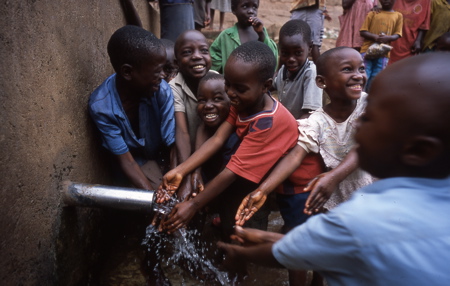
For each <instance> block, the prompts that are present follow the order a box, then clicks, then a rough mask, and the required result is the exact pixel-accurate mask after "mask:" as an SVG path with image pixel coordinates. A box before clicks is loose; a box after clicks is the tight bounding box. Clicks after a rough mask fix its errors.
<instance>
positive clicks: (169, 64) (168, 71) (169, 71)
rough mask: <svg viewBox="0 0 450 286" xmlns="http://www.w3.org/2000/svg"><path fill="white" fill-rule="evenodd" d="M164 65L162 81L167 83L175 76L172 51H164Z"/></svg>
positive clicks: (175, 66)
mask: <svg viewBox="0 0 450 286" xmlns="http://www.w3.org/2000/svg"><path fill="white" fill-rule="evenodd" d="M166 54H167V58H166V64H165V65H164V68H163V69H164V74H165V77H164V80H165V81H167V82H169V81H171V80H172V79H173V78H174V77H176V76H177V73H178V66H177V65H176V64H175V55H174V52H173V49H166Z"/></svg>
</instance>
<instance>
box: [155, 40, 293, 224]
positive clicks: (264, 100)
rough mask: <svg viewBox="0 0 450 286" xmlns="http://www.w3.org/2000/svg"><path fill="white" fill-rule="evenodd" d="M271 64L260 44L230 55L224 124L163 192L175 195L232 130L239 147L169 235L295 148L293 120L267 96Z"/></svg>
mask: <svg viewBox="0 0 450 286" xmlns="http://www.w3.org/2000/svg"><path fill="white" fill-rule="evenodd" d="M275 65H276V60H275V57H274V56H273V53H272V51H271V49H270V48H269V47H268V46H267V45H265V44H263V43H261V42H258V41H252V42H247V43H245V44H243V45H241V46H239V47H238V48H236V50H234V51H233V53H232V54H231V56H230V58H229V59H228V61H227V64H226V66H225V90H226V92H227V94H228V97H229V98H230V101H231V104H232V108H231V110H230V115H229V117H228V119H227V121H226V122H224V123H223V124H222V125H221V126H220V127H219V129H218V130H217V132H216V133H215V134H214V135H213V136H212V137H211V138H210V139H208V141H206V142H205V143H204V144H203V145H202V146H201V147H200V149H199V150H197V151H196V152H195V153H194V154H193V155H192V156H191V157H189V159H188V160H186V161H185V162H184V163H183V164H181V165H179V166H178V167H177V168H175V169H173V170H171V171H169V172H168V173H167V174H166V175H165V176H164V180H163V184H162V186H161V189H166V190H170V191H174V190H176V189H177V188H178V186H179V184H180V182H181V180H182V179H183V177H184V176H186V175H187V174H189V173H191V172H192V171H193V170H194V169H195V168H197V167H198V166H200V165H201V164H203V163H204V162H205V161H206V160H208V159H209V158H210V157H211V156H212V155H213V154H214V153H216V152H217V151H218V150H219V149H220V148H221V147H222V146H223V144H224V143H225V142H226V140H227V139H228V138H229V136H230V135H231V134H232V133H233V132H234V131H236V134H237V136H238V137H239V138H240V139H241V140H242V142H241V143H240V145H239V148H238V149H237V151H236V153H235V154H234V155H233V156H232V157H231V160H230V162H229V163H228V164H227V166H226V168H225V169H224V170H223V171H221V172H220V173H219V174H218V175H217V176H216V177H215V178H214V179H212V180H211V182H210V183H209V184H208V185H206V187H205V190H204V191H203V192H201V193H199V194H198V195H197V196H196V197H195V198H193V199H191V200H189V201H186V202H183V203H180V204H178V205H176V206H175V207H174V209H173V211H172V213H171V214H170V217H169V219H168V220H167V221H166V223H165V224H164V227H165V228H166V229H167V230H168V231H169V232H173V231H175V230H176V229H178V228H180V227H182V226H185V225H186V224H187V223H188V222H189V221H190V219H191V218H192V216H193V215H194V214H195V213H196V212H197V211H198V210H200V209H201V208H202V207H204V206H205V205H206V204H208V203H209V202H210V201H211V200H212V199H213V198H215V197H217V196H218V195H219V194H220V193H221V192H222V191H224V190H225V189H226V188H227V187H228V186H229V185H230V184H231V183H233V182H234V181H236V180H237V179H238V178H242V179H243V180H245V181H246V182H248V183H249V184H251V185H252V187H255V185H256V184H258V183H259V182H260V180H261V179H262V178H263V177H264V176H265V174H266V173H267V172H268V171H269V170H270V169H271V168H272V167H273V166H274V165H275V163H276V162H277V161H278V160H279V159H280V158H281V157H282V156H284V155H285V154H286V153H287V151H288V150H289V149H290V148H292V147H294V145H295V143H296V139H297V135H298V132H297V124H296V121H295V119H294V118H293V117H292V115H291V114H290V113H289V111H288V110H286V108H284V107H283V106H282V105H281V104H280V103H279V102H277V101H276V100H274V99H273V98H272V97H271V96H270V95H269V93H268V91H269V88H270V87H271V85H272V75H273V70H274V69H275ZM252 187H249V188H248V191H251V190H252ZM245 195H246V193H243V194H241V197H242V198H243V197H244V196H245ZM159 197H161V196H159ZM158 201H161V200H160V199H158ZM239 203H240V200H236V205H235V206H229V212H230V214H231V217H234V214H235V213H236V210H237V207H238V205H239Z"/></svg>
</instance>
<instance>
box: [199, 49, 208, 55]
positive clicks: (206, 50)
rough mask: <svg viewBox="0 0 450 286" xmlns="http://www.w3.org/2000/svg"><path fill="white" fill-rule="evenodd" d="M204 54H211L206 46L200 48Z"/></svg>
mask: <svg viewBox="0 0 450 286" xmlns="http://www.w3.org/2000/svg"><path fill="white" fill-rule="evenodd" d="M200 51H201V52H202V53H203V54H209V50H208V49H206V48H203V49H201V50H200Z"/></svg>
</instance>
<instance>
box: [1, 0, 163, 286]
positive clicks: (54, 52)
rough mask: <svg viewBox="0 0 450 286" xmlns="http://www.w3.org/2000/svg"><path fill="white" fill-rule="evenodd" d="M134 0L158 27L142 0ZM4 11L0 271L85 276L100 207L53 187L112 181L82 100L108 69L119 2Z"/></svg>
mask: <svg viewBox="0 0 450 286" xmlns="http://www.w3.org/2000/svg"><path fill="white" fill-rule="evenodd" d="M134 2H135V5H136V7H137V9H138V11H139V14H140V15H141V18H142V21H143V23H144V28H146V29H148V30H152V31H159V27H158V21H159V20H158V18H157V14H156V13H155V12H154V11H152V10H151V9H150V7H149V5H148V2H147V1H144V0H139V1H138V0H135V1H134ZM0 15H1V17H0V27H1V30H0V62H1V64H0V118H1V123H0V150H1V151H0V152H1V153H0V154H1V155H0V180H1V181H0V182H1V184H0V191H1V193H0V194H1V197H0V210H1V211H0V212H1V214H0V243H1V244H0V257H1V259H0V281H2V282H1V284H2V285H87V284H88V283H90V279H91V278H90V277H91V275H90V271H89V269H90V267H91V266H92V265H93V264H94V263H95V262H96V259H97V258H98V256H97V254H96V247H97V245H98V244H99V243H101V242H100V241H99V239H100V238H101V233H102V232H101V222H102V219H104V213H103V211H101V210H90V209H80V208H69V209H66V208H63V206H62V204H61V202H60V193H59V190H58V188H59V186H60V184H61V182H62V181H64V180H68V179H69V180H72V181H78V182H85V183H102V184H108V183H109V182H110V181H109V178H108V173H107V172H106V171H105V170H106V164H105V163H104V162H105V160H104V156H102V154H103V151H102V150H101V148H99V145H100V142H99V141H98V138H97V137H96V136H95V135H94V134H95V132H94V128H93V126H92V124H91V122H90V120H89V117H88V113H87V101H88V97H89V94H90V93H91V91H92V90H93V89H94V88H95V87H96V86H98V85H99V84H100V83H101V82H102V81H103V80H104V79H105V78H106V77H107V76H108V75H109V74H111V73H112V72H113V71H112V68H111V67H110V64H109V59H108V56H107V53H106V44H107V41H108V39H109V37H110V35H111V34H112V33H113V32H114V31H115V30H116V29H117V28H119V27H121V26H122V25H124V24H125V20H124V17H123V13H122V10H121V6H120V2H119V0H96V1H92V0H66V1H50V0H40V1H36V0H23V1H7V0H2V1H1V3H0Z"/></svg>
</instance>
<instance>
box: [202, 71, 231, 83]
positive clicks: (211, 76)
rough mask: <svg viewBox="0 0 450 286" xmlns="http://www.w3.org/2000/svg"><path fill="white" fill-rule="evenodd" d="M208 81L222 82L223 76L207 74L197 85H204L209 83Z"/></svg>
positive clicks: (212, 73)
mask: <svg viewBox="0 0 450 286" xmlns="http://www.w3.org/2000/svg"><path fill="white" fill-rule="evenodd" d="M210 80H222V81H224V80H225V79H224V78H223V74H220V73H215V72H209V73H207V74H206V75H205V76H204V77H202V78H201V79H200V82H199V85H200V84H202V83H204V82H207V81H210Z"/></svg>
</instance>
